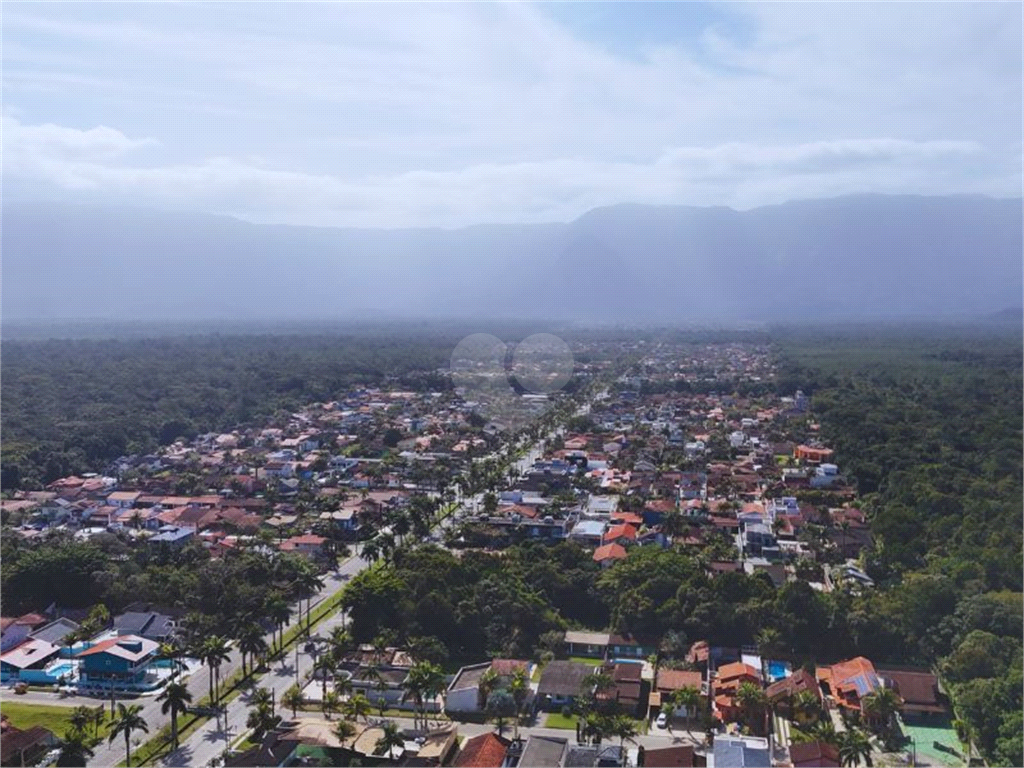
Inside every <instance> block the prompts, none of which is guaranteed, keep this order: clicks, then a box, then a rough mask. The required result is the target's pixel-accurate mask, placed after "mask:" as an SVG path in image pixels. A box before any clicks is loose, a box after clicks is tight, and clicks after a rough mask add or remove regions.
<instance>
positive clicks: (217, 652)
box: [203, 635, 231, 703]
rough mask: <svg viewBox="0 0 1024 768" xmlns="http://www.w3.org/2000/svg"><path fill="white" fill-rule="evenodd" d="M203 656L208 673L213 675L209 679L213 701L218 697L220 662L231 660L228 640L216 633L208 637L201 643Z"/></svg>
mask: <svg viewBox="0 0 1024 768" xmlns="http://www.w3.org/2000/svg"><path fill="white" fill-rule="evenodd" d="M203 658H204V660H205V661H206V664H207V666H209V667H210V673H211V675H212V677H213V680H212V681H211V682H212V683H213V694H212V697H211V699H210V701H211V702H214V703H215V702H216V701H217V700H218V699H219V698H220V667H221V664H223V663H224V662H226V661H230V660H231V652H230V649H229V648H228V641H227V640H225V639H224V638H223V637H219V636H217V635H214V636H213V637H211V638H209V639H208V640H207V641H206V642H205V643H203Z"/></svg>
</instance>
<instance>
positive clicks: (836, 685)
mask: <svg viewBox="0 0 1024 768" xmlns="http://www.w3.org/2000/svg"><path fill="white" fill-rule="evenodd" d="M817 678H818V681H819V682H820V683H821V685H822V687H823V689H824V691H825V693H826V695H828V696H830V697H831V698H832V700H833V701H834V702H835V704H836V705H837V706H840V707H845V708H846V709H849V710H853V711H857V712H861V701H862V700H863V699H864V697H865V696H868V695H870V694H872V693H874V692H875V691H876V690H878V689H879V688H881V687H882V682H881V680H879V678H878V674H877V673H876V672H875V667H874V665H873V664H872V663H871V661H870V660H869V659H866V658H864V657H863V656H858V657H856V658H854V659H849V660H848V661H843V662H840V663H839V664H833V665H832V666H830V667H818V669H817Z"/></svg>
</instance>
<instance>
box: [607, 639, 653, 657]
mask: <svg viewBox="0 0 1024 768" xmlns="http://www.w3.org/2000/svg"><path fill="white" fill-rule="evenodd" d="M657 652H658V643H657V641H656V640H654V639H653V638H638V637H636V636H635V635H631V634H625V635H611V636H610V637H609V638H608V654H609V657H610V658H612V659H615V658H619V657H624V658H634V659H646V658H647V657H648V656H650V655H651V654H653V653H657Z"/></svg>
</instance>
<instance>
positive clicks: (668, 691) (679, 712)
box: [651, 668, 704, 718]
mask: <svg viewBox="0 0 1024 768" xmlns="http://www.w3.org/2000/svg"><path fill="white" fill-rule="evenodd" d="M683 688H693V689H694V690H696V691H698V692H701V691H703V690H704V676H703V675H702V674H701V673H700V672H694V671H691V670H687V669H664V668H663V669H659V670H658V676H657V678H655V681H654V691H653V692H652V693H651V706H652V707H654V706H659V707H662V710H663V711H664V704H665V703H666V702H667V701H668V700H669V697H671V696H674V695H675V692H676V691H678V690H681V689H683ZM693 709H694V711H692V712H691V711H689V709H688V708H687V707H676V708H675V709H674V710H673V712H672V714H673V715H674V716H675V717H691V718H692V717H696V715H697V712H698V711H699V705H698V706H697V707H695V708H693Z"/></svg>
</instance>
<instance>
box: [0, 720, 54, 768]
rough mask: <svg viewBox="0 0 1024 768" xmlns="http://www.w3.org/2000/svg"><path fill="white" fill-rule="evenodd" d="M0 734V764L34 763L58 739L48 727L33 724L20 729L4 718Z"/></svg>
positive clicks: (52, 746)
mask: <svg viewBox="0 0 1024 768" xmlns="http://www.w3.org/2000/svg"><path fill="white" fill-rule="evenodd" d="M4 726H5V727H4V728H3V733H2V734H0V765H35V764H36V763H38V762H39V761H40V760H41V759H42V757H43V755H44V754H46V752H47V751H48V750H50V749H53V748H54V747H56V746H57V745H58V744H60V740H59V739H58V738H57V737H56V736H55V735H54V734H53V732H52V731H51V730H49V729H48V728H44V727H43V726H41V725H34V726H32V727H31V728H26V729H25V730H22V729H20V728H15V727H14V726H13V725H10V724H9V723H8V722H7V720H6V719H5V720H4Z"/></svg>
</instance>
